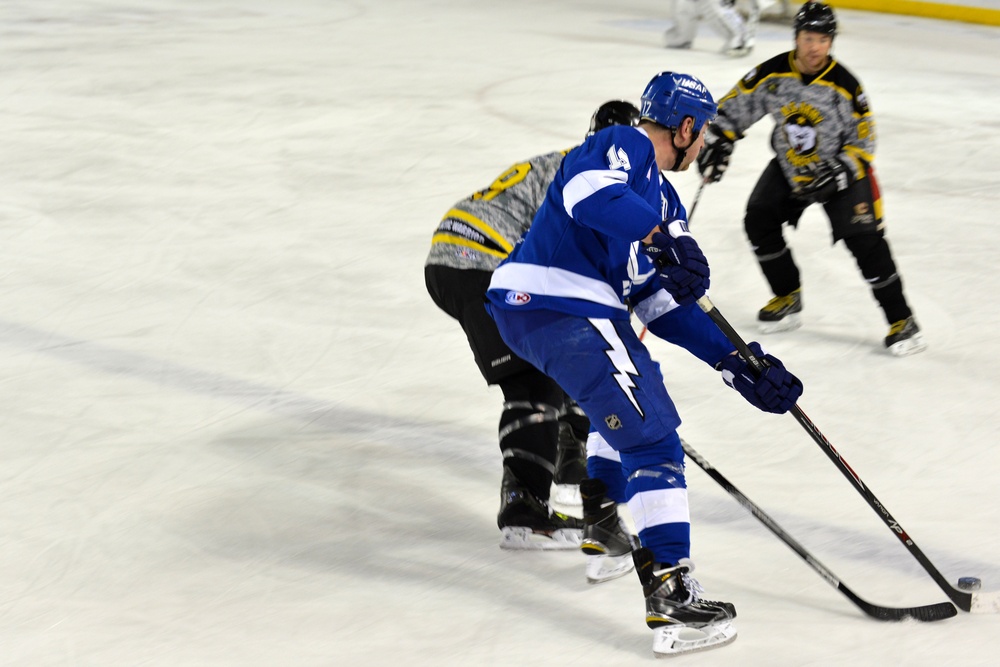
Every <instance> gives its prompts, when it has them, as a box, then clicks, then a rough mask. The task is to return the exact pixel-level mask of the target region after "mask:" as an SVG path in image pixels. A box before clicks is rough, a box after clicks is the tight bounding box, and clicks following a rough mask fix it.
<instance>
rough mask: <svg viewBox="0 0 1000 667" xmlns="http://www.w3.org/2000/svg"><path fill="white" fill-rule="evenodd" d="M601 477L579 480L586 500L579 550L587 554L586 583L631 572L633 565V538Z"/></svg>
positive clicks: (607, 579)
mask: <svg viewBox="0 0 1000 667" xmlns="http://www.w3.org/2000/svg"><path fill="white" fill-rule="evenodd" d="M606 493H607V487H606V486H605V485H604V482H602V481H601V480H599V479H585V480H583V481H582V482H581V483H580V496H581V498H582V500H583V521H584V524H585V525H584V528H583V541H582V542H581V544H580V551H582V552H583V553H585V554H587V556H589V558H587V583H590V584H599V583H601V582H604V581H610V580H611V579H617V578H618V577H621V576H623V575H625V574H628V573H629V572H630V571H631V570H632V568H633V563H632V549H633V546H634V545H633V542H634V538H630V536H629V534H628V532H627V531H626V530H625V526H624V524H623V523H622V520H621V518H620V517H619V516H618V506H617V504H616V503H615V502H614V501H613V500H611V499H609V498H608V497H607V496H606V495H605V494H606Z"/></svg>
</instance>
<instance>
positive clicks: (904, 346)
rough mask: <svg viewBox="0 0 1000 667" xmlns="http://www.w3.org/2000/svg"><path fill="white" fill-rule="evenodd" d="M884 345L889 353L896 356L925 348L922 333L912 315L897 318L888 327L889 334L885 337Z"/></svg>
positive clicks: (925, 344)
mask: <svg viewBox="0 0 1000 667" xmlns="http://www.w3.org/2000/svg"><path fill="white" fill-rule="evenodd" d="M885 346H886V348H888V350H889V353H890V354H892V355H895V356H897V357H905V356H908V355H911V354H916V353H917V352H922V351H924V350H926V349H927V343H925V342H924V337H923V334H921V333H920V327H919V326H917V321H916V320H915V319H913V316H912V315H911V316H910V317H907V318H906V319H905V320H899V321H898V322H895V323H893V325H892V326H891V327H889V335H888V336H886V337H885Z"/></svg>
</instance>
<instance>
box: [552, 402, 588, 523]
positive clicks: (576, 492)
mask: <svg viewBox="0 0 1000 667" xmlns="http://www.w3.org/2000/svg"><path fill="white" fill-rule="evenodd" d="M586 477H587V446H586V443H584V442H581V441H580V440H577V438H576V435H575V434H574V433H573V427H572V426H570V425H569V424H568V423H566V422H564V421H560V422H559V444H558V448H557V449H556V470H555V473H553V475H552V484H553V485H554V486H553V488H552V502H554V503H558V504H560V505H577V506H578V505H579V504H580V482H581V481H582V480H584V479H586Z"/></svg>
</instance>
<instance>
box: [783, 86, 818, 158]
mask: <svg viewBox="0 0 1000 667" xmlns="http://www.w3.org/2000/svg"><path fill="white" fill-rule="evenodd" d="M781 112H782V114H784V116H785V120H784V122H783V123H782V126H781V127H782V130H784V133H785V139H786V140H787V141H788V146H789V149H788V150H787V151H786V152H785V157H786V159H787V160H788V162H789V163H790V164H791V165H792V166H795V167H804V166H806V165H807V164H809V163H810V162H816V161H817V160H819V155H818V153H817V149H818V144H819V140H818V134H817V132H816V127H817V126H818V125H819V124H820V123H822V122H823V114H821V113H820V112H819V110H818V109H817V108H816V107H814V106H812V105H811V104H806V103H805V102H789V103H788V104H786V105H785V106H783V107H781Z"/></svg>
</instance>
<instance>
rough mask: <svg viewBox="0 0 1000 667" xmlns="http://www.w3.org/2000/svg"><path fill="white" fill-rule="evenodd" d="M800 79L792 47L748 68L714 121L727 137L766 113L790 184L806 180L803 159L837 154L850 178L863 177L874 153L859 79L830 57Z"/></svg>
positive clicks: (872, 126) (735, 135)
mask: <svg viewBox="0 0 1000 667" xmlns="http://www.w3.org/2000/svg"><path fill="white" fill-rule="evenodd" d="M805 80H806V81H809V83H806V82H805V81H804V80H803V75H802V74H801V73H800V72H799V71H798V69H797V68H796V67H795V61H794V51H789V52H787V53H782V54H780V55H777V56H775V57H773V58H771V59H770V60H767V61H765V62H763V63H761V64H760V65H758V66H757V67H755V68H754V69H752V70H750V72H749V73H747V75H746V76H744V77H743V78H742V79H740V81H739V82H738V83H737V84H736V87H735V88H733V89H732V90H731V91H729V93H727V94H726V96H725V97H723V98H722V99H721V100H720V101H719V116H718V118H717V119H716V121H715V124H716V126H718V128H719V129H721V130H722V131H723V132H724V133H725V135H726V136H727V137H729V138H730V139H732V140H733V141H735V140H737V139H741V138H743V133H744V132H746V130H747V129H748V128H749V127H750V126H751V125H753V124H754V123H756V122H757V121H758V120H760V119H761V118H763V117H764V116H765V115H768V114H770V116H771V117H772V118H773V119H774V131H773V132H772V133H771V148H772V149H773V150H774V152H775V155H776V156H777V158H778V163H779V164H780V165H781V171H782V172H783V173H784V175H785V178H786V179H787V180H788V182H789V184H790V185H791V186H792V187H794V186H795V185H797V184H799V183H804V182H808V181H809V180H811V176H809V175H808V174H809V170H808V169H807V165H810V164H813V163H817V162H821V161H823V160H828V159H830V158H837V159H839V160H840V161H841V162H843V163H844V166H846V167H847V169H848V171H849V173H851V174H853V176H854V179H855V180H858V179H861V178H864V177H865V175H866V173H867V166H868V165H870V164H871V162H872V160H873V159H874V157H875V119H874V118H873V117H872V114H871V111H870V110H869V108H868V99H867V96H866V95H865V93H864V91H863V90H862V89H861V83H860V82H859V81H858V80H857V79H856V78H855V77H854V75H853V74H851V73H850V72H849V71H848V70H847V68H846V67H844V66H843V65H841V64H840V63H838V62H837V61H835V60H832V59H831V61H830V64H829V65H828V66H827V67H826V69H824V70H823V71H821V72H820V73H819V74H817V75H816V76H815V77H813V78H812V79H811V80H810V79H808V77H807V78H806V79H805Z"/></svg>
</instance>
